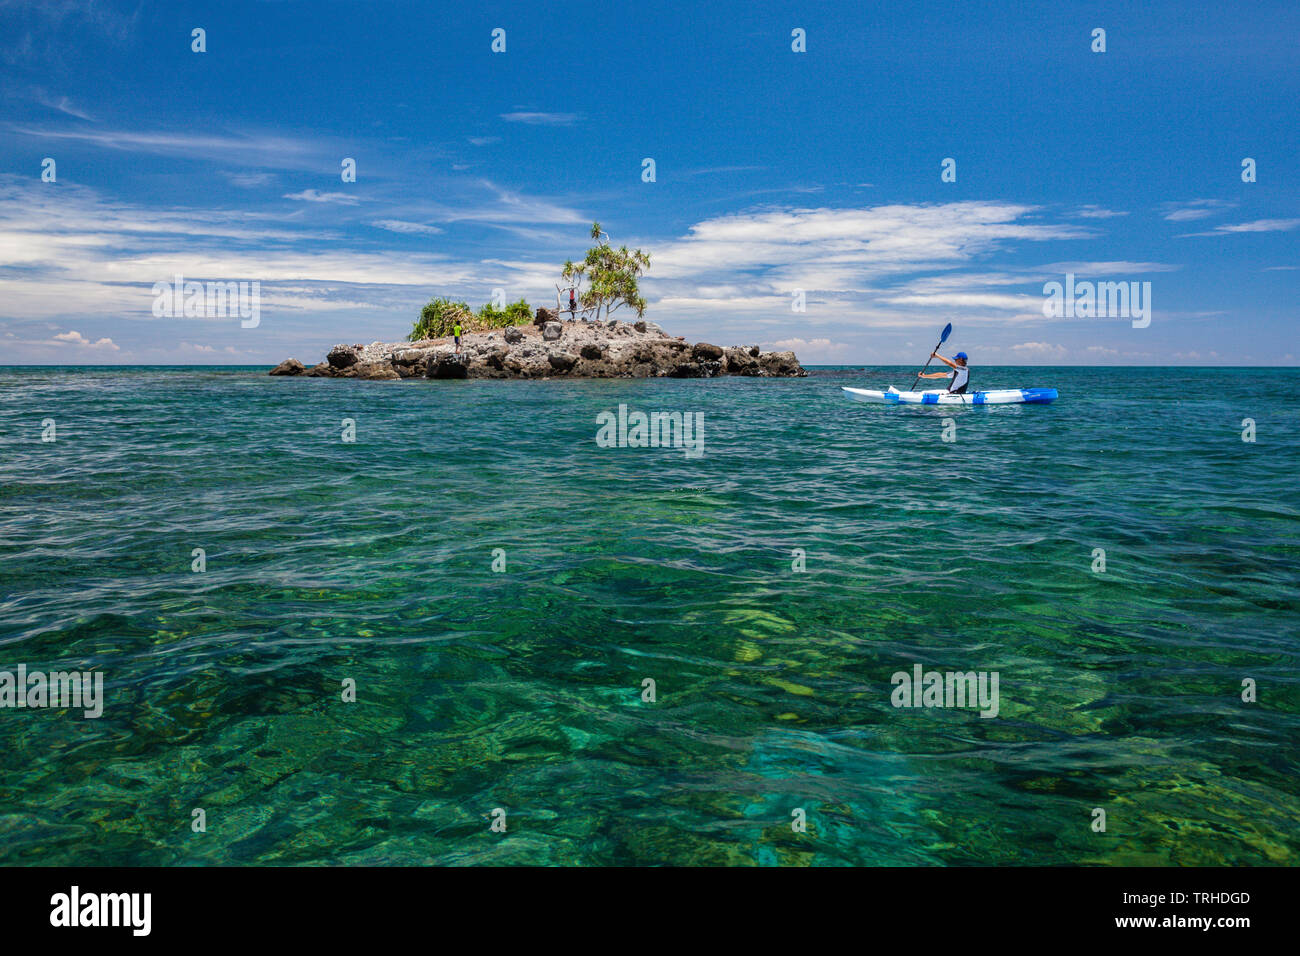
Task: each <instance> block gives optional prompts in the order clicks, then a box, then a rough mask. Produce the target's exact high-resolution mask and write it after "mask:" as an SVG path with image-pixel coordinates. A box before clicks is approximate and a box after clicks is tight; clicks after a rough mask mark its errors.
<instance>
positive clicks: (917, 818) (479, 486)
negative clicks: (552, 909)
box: [0, 367, 1300, 865]
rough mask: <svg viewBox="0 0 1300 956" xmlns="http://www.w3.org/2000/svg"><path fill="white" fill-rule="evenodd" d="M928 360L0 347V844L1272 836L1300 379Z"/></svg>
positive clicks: (1290, 722)
mask: <svg viewBox="0 0 1300 956" xmlns="http://www.w3.org/2000/svg"><path fill="white" fill-rule="evenodd" d="M913 371H914V370H911V369H868V370H865V371H862V370H843V369H841V370H834V369H823V370H816V372H815V374H814V375H812V376H810V377H809V378H807V379H801V380H756V379H719V380H711V381H710V380H702V381H695V380H688V381H681V380H655V381H551V382H510V381H502V382H497V381H470V382H424V381H408V382H401V383H371V382H356V381H329V380H305V379H303V380H300V379H275V378H270V377H268V376H267V375H266V374H265V373H266V369H265V368H255V369H254V368H186V369H180V368H95V369H89V368H81V369H70V368H66V369H52V368H24V369H15V368H9V369H0V670H8V671H14V670H15V669H16V668H17V667H18V665H19V664H25V665H26V666H27V668H28V670H29V671H31V670H39V669H44V670H70V669H78V670H84V669H94V670H96V671H99V672H102V673H103V674H104V680H105V694H106V703H105V709H104V714H103V716H102V717H101V718H100V719H97V720H95V719H85V718H84V717H83V716H82V715H81V714H80V712H79V711H76V712H70V711H67V710H48V709H47V710H32V709H24V710H17V709H0V767H2V772H0V863H3V864H9V865H15V864H18V865H24V864H26V865H32V864H46V865H49V864H90V865H99V864H167V865H211V864H272V865H296V864H430V863H432V864H636V865H646V864H677V865H680V864H740V865H772V864H785V865H845V864H850V865H864V864H865V865H870V864H893V865H944V864H948V865H962V864H1103V865H1129V864H1190V865H1198V864H1223V863H1229V864H1234V865H1251V864H1293V863H1295V862H1296V861H1297V855H1298V854H1300V827H1297V822H1296V821H1297V819H1298V818H1300V672H1298V670H1297V664H1300V505H1298V504H1297V502H1298V501H1300V495H1298V494H1297V490H1298V489H1300V479H1298V477H1297V476H1300V444H1298V442H1297V436H1300V370H1296V369H1135V368H1032V369H1009V368H987V367H984V368H977V369H976V371H975V376H976V377H975V379H974V384H975V386H976V387H982V388H993V387H1011V386H1055V387H1056V388H1058V389H1059V390H1060V393H1061V398H1060V400H1059V401H1058V402H1057V403H1056V404H1054V405H1050V406H1002V407H987V408H958V409H951V408H919V407H913V408H890V407H886V406H879V407H877V406H867V405H861V404H856V403H850V402H848V401H845V400H844V399H843V398H842V397H841V395H840V390H839V386H840V385H842V384H855V385H865V386H875V387H882V386H884V385H887V384H891V383H892V384H895V385H898V386H900V387H901V386H904V385H906V384H907V383H908V382H910V380H911V375H912V373H913ZM620 404H626V405H627V406H628V408H629V410H641V411H646V412H650V411H669V412H672V411H680V412H684V413H695V412H698V413H701V414H702V415H703V421H704V442H705V445H704V453H703V455H701V456H699V457H689V456H687V455H686V454H685V453H684V452H683V450H682V449H677V448H602V447H599V446H598V445H597V443H596V441H595V436H596V432H597V422H596V416H597V415H598V414H599V413H601V412H603V411H616V410H617V408H618V406H619V405H620ZM1247 418H1249V419H1252V420H1253V422H1254V423H1255V431H1256V434H1255V437H1256V440H1255V441H1254V442H1246V441H1243V440H1242V433H1243V428H1246V427H1248V426H1246V425H1243V420H1244V419H1247ZM344 419H351V420H353V421H354V422H355V439H356V440H355V441H353V442H346V441H344V440H343V439H342V434H343V430H344V424H343V420H344ZM948 419H950V420H951V421H950V422H946V421H945V420H948ZM46 420H52V421H53V422H54V429H55V432H54V435H53V437H54V439H55V440H54V441H43V440H42V436H43V434H48V426H47V425H43V423H44V422H45V421H46ZM945 427H948V428H949V431H950V434H953V432H952V429H954V428H955V435H954V437H955V441H952V442H945V441H944V440H943V431H944V428H945ZM195 549H203V551H204V553H205V555H206V558H205V560H206V569H205V570H203V571H194V570H192V563H193V562H194V561H195V560H196V559H195V557H194V556H193V554H194V550H195ZM494 549H500V550H499V551H498V550H494ZM1096 549H1103V550H1104V552H1105V570H1104V571H1100V570H1094V568H1095V567H1097V566H1098V554H1097V551H1096ZM796 552H799V553H802V555H803V557H802V563H803V570H795V569H794V568H795V566H796V565H797V564H798V563H799V560H800V559H799V558H798V556H797V554H796ZM494 561H495V562H496V565H497V568H501V566H502V562H504V570H494V566H493V565H494ZM914 664H920V665H922V666H923V668H924V669H925V670H939V671H949V670H953V671H985V672H989V673H994V672H996V673H997V674H998V675H999V678H1000V709H999V714H998V716H997V717H996V718H990V719H984V718H981V717H980V716H979V714H978V713H977V712H975V711H974V710H971V709H959V708H952V709H949V708H931V709H925V708H920V709H907V708H896V707H894V706H893V705H892V703H891V692H892V691H893V686H892V684H891V676H892V675H893V674H895V673H896V672H900V671H906V672H909V673H910V672H911V670H912V668H913V665H914ZM647 678H648V679H650V680H653V681H654V690H655V700H654V702H653V703H652V702H648V701H646V700H644V699H643V686H644V685H643V682H644V681H645V680H646V679H647ZM348 679H351V680H354V681H355V683H356V702H355V703H348V702H344V701H343V700H342V690H343V682H344V681H345V680H348ZM1248 679H1249V681H1253V682H1255V686H1256V688H1257V700H1256V701H1255V702H1251V703H1247V702H1243V700H1242V692H1243V681H1246V680H1248ZM497 808H500V809H501V810H504V811H505V821H506V832H504V833H500V832H493V831H492V830H491V829H490V824H491V823H492V821H493V819H494V814H493V811H494V810H495V809H497ZM1096 808H1099V809H1101V810H1104V811H1105V821H1106V829H1105V832H1096V831H1095V830H1094V828H1093V827H1094V820H1095V819H1097V817H1096V816H1095V815H1094V809H1096ZM196 809H201V810H203V811H204V815H205V818H206V831H205V832H194V830H193V827H192V821H193V820H194V811H195V810H196ZM796 809H802V810H803V811H804V813H805V814H806V818H807V831H806V832H803V833H799V832H794V830H793V829H792V826H791V822H792V819H793V818H792V811H794V810H796Z"/></svg>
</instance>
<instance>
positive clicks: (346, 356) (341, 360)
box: [325, 345, 358, 369]
mask: <svg viewBox="0 0 1300 956" xmlns="http://www.w3.org/2000/svg"><path fill="white" fill-rule="evenodd" d="M357 349H358V346H355V345H353V346H347V345H336V346H334V348H332V349H330V350H329V354H328V355H326V356H325V361H327V362H329V363H330V368H339V369H343V368H351V367H352V366H353V365H356V364H357Z"/></svg>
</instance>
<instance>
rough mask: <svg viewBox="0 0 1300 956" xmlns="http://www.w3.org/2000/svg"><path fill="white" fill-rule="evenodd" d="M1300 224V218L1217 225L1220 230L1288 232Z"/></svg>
mask: <svg viewBox="0 0 1300 956" xmlns="http://www.w3.org/2000/svg"><path fill="white" fill-rule="evenodd" d="M1296 226H1300V219H1256V220H1255V221H1254V222H1240V223H1236V224H1233V225H1225V226H1217V227H1215V228H1216V229H1217V231H1219V232H1288V231H1290V230H1292V229H1294V228H1295V227H1296Z"/></svg>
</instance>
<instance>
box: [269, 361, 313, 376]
mask: <svg viewBox="0 0 1300 956" xmlns="http://www.w3.org/2000/svg"><path fill="white" fill-rule="evenodd" d="M305 371H307V369H306V367H305V366H304V365H303V364H302V363H301V362H299V361H298V360H297V359H295V358H291V359H285V360H284V361H283V362H281V363H280V364H279V365H277V366H276V367H275V368H273V369H271V371H270V372H269V373H267V374H269V375H301V374H303V372H305Z"/></svg>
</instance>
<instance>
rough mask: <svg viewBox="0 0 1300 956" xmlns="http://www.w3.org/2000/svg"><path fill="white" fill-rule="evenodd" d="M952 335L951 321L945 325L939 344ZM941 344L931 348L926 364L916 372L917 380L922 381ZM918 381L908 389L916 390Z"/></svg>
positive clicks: (910, 390)
mask: <svg viewBox="0 0 1300 956" xmlns="http://www.w3.org/2000/svg"><path fill="white" fill-rule="evenodd" d="M950 335H952V323H951V322H949V323H948V324H947V325H945V326H944V327H943V335H941V336H939V345H943V343H944V342H947V341H948V336H950ZM939 345H936V346H935V347H934V348H932V349H931V350H930V357H929V358H928V359H926V360H925V365H923V366H922V367H921V371H919V372H917V373H916V382H919V381H921V376H922V375H924V374H925V370H926V369H927V368H929V367H930V362H931V361H933V360H934V353H935V352H937V351H939ZM916 382H913V383H912V387H911V388H909V389H908V391H909V392H914V391H916Z"/></svg>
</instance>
